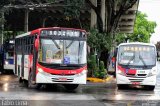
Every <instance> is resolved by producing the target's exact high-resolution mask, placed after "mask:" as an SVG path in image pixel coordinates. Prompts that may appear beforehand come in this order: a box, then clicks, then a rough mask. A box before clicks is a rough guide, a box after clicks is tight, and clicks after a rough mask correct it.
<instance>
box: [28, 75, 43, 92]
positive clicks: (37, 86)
mask: <svg viewBox="0 0 160 106" xmlns="http://www.w3.org/2000/svg"><path fill="white" fill-rule="evenodd" d="M32 77H33V73H32V72H31V73H30V74H29V78H28V88H32V89H40V88H41V86H42V85H41V84H33V83H32Z"/></svg>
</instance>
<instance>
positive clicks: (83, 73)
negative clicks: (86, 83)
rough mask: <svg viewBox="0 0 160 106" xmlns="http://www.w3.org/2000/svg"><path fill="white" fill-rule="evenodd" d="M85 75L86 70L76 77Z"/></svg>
mask: <svg viewBox="0 0 160 106" xmlns="http://www.w3.org/2000/svg"><path fill="white" fill-rule="evenodd" d="M85 74H87V70H83V71H82V72H81V73H79V74H77V76H82V75H85Z"/></svg>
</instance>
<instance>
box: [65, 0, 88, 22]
mask: <svg viewBox="0 0 160 106" xmlns="http://www.w3.org/2000/svg"><path fill="white" fill-rule="evenodd" d="M84 1H85V0H65V4H66V7H64V10H65V12H64V14H65V16H66V17H69V19H70V18H78V17H79V16H80V10H81V9H82V8H83V6H84Z"/></svg>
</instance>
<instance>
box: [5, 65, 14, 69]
mask: <svg viewBox="0 0 160 106" xmlns="http://www.w3.org/2000/svg"><path fill="white" fill-rule="evenodd" d="M4 69H5V70H13V69H14V65H11V64H7V65H4Z"/></svg>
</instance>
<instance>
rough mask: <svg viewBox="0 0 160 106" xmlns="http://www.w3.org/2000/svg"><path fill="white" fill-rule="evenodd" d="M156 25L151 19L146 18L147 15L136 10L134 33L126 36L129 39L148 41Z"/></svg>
mask: <svg viewBox="0 0 160 106" xmlns="http://www.w3.org/2000/svg"><path fill="white" fill-rule="evenodd" d="M155 27H156V23H155V22H153V21H149V20H148V19H147V15H146V14H144V13H142V12H140V11H139V12H138V13H137V17H136V22H135V26H134V33H133V34H131V35H130V36H128V38H129V39H130V41H139V42H146V43H147V42H149V39H150V37H151V35H152V33H154V29H155Z"/></svg>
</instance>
